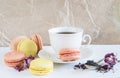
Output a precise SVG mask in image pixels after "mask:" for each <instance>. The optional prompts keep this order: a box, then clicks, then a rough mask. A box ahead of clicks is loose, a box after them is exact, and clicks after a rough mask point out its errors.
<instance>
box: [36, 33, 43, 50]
mask: <svg viewBox="0 0 120 78" xmlns="http://www.w3.org/2000/svg"><path fill="white" fill-rule="evenodd" d="M36 38H37V40H38V46H39V50H41V49H42V46H43V45H42V39H41V36H40V35H39V34H36Z"/></svg>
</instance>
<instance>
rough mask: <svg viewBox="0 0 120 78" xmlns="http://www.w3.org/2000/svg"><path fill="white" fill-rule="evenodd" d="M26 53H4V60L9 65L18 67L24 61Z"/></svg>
mask: <svg viewBox="0 0 120 78" xmlns="http://www.w3.org/2000/svg"><path fill="white" fill-rule="evenodd" d="M24 59H25V55H24V53H22V52H16V51H11V52H8V53H6V54H5V55H4V62H5V64H6V65H7V66H9V67H16V66H18V65H20V64H23V63H24Z"/></svg>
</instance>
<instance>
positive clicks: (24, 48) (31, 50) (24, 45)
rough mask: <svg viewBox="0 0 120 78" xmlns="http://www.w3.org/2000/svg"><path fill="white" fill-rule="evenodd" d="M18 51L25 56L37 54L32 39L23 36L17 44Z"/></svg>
mask: <svg viewBox="0 0 120 78" xmlns="http://www.w3.org/2000/svg"><path fill="white" fill-rule="evenodd" d="M17 51H18V52H23V53H24V54H25V56H26V57H29V56H33V57H35V56H36V55H37V45H36V43H35V42H34V41H32V40H30V39H28V38H25V39H23V40H21V41H20V42H19V44H18V46H17Z"/></svg>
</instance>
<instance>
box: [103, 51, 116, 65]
mask: <svg viewBox="0 0 120 78" xmlns="http://www.w3.org/2000/svg"><path fill="white" fill-rule="evenodd" d="M104 61H105V63H107V64H109V65H111V66H113V65H115V64H116V62H117V58H116V56H115V55H114V53H108V54H106V55H105V57H104Z"/></svg>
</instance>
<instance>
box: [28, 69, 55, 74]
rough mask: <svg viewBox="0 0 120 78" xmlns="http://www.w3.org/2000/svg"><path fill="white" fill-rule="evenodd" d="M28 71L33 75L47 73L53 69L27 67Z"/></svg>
mask: <svg viewBox="0 0 120 78" xmlns="http://www.w3.org/2000/svg"><path fill="white" fill-rule="evenodd" d="M29 71H30V72H31V73H32V74H34V75H47V74H48V73H50V72H52V71H53V68H50V69H46V70H45V69H42V70H35V69H29Z"/></svg>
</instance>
